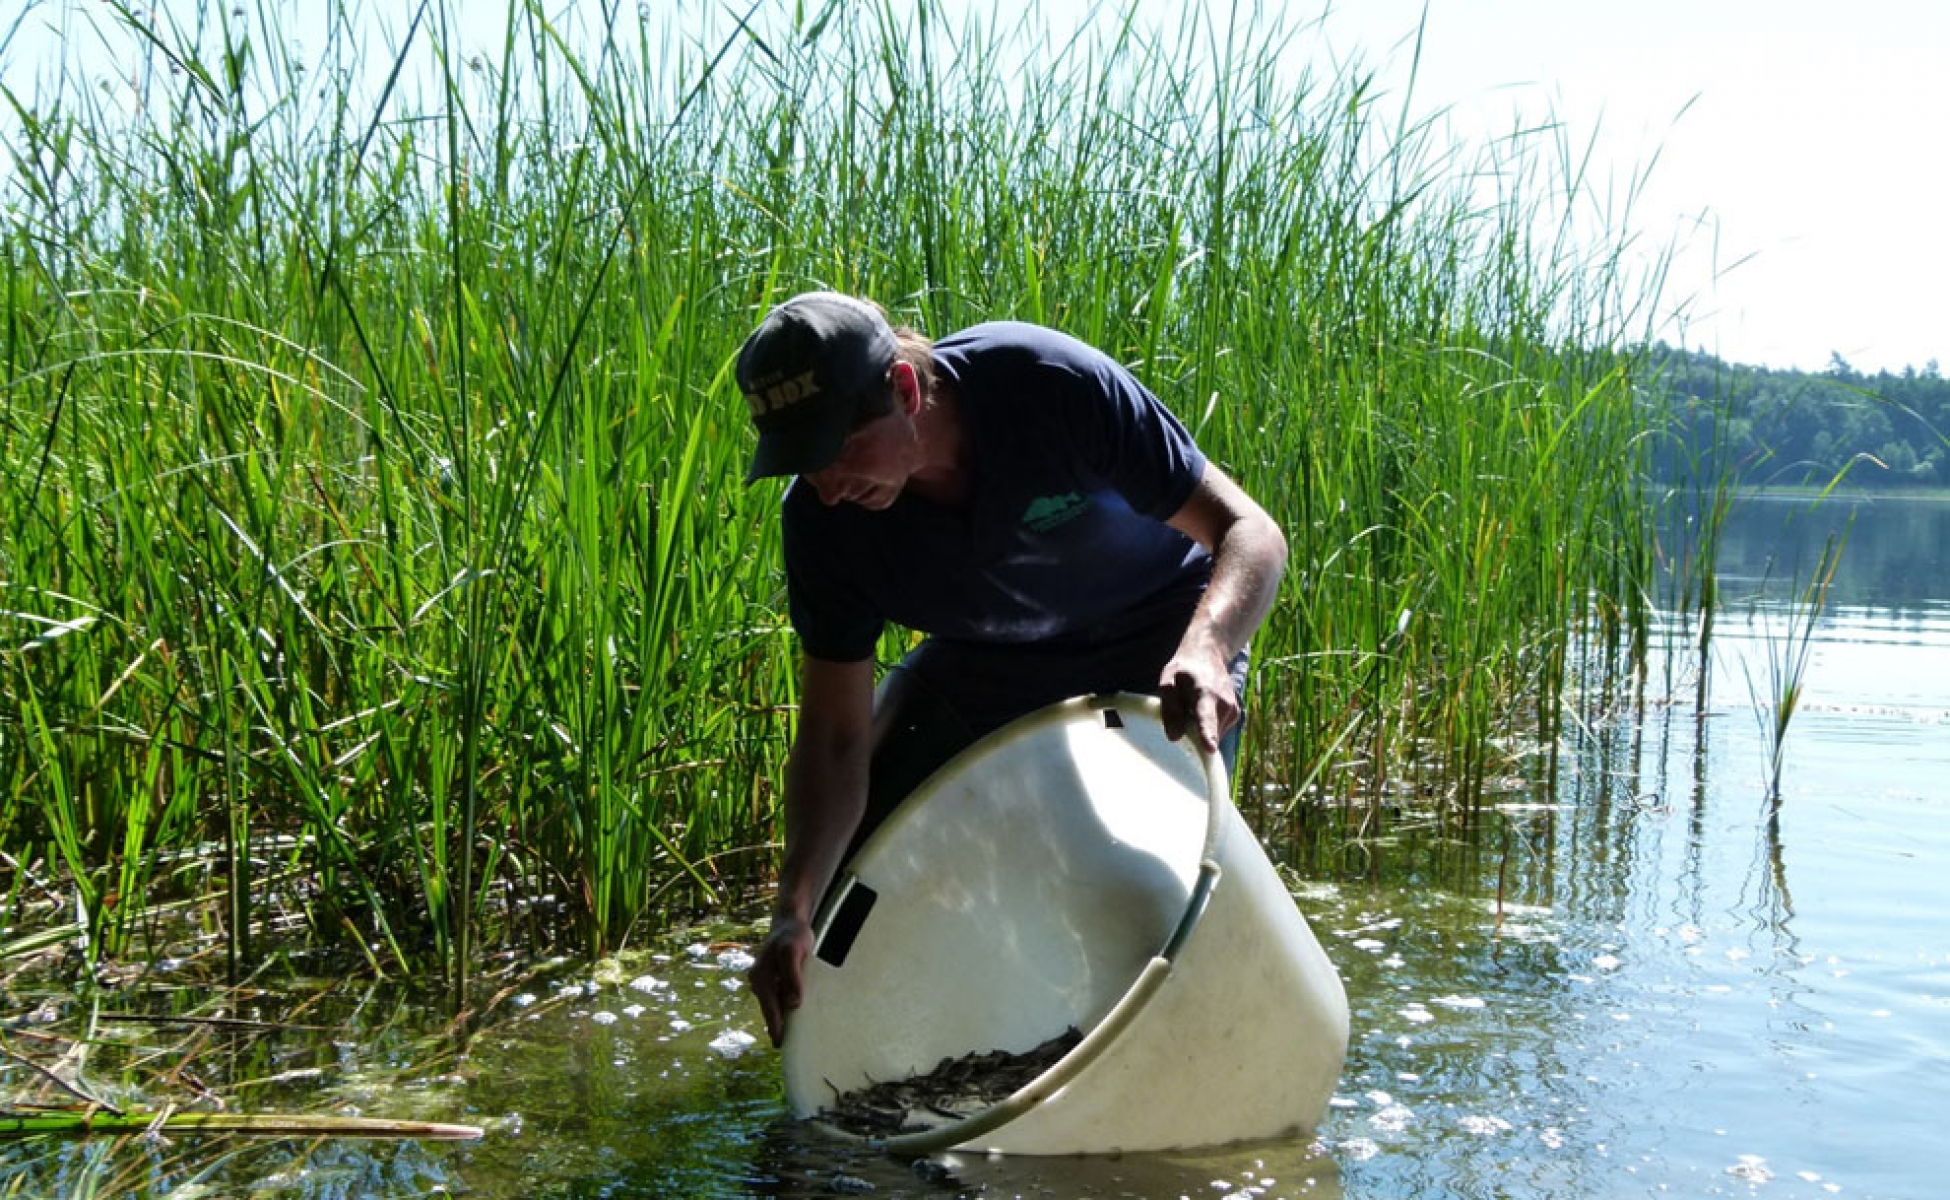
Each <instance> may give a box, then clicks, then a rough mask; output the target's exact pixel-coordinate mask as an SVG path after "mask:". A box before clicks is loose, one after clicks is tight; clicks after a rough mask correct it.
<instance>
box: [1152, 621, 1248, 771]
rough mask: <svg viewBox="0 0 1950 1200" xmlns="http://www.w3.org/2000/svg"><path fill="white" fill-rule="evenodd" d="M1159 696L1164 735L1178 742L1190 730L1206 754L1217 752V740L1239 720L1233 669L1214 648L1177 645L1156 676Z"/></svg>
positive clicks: (1237, 697)
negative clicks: (1162, 710)
mask: <svg viewBox="0 0 1950 1200" xmlns="http://www.w3.org/2000/svg"><path fill="white" fill-rule="evenodd" d="M1158 698H1159V699H1160V700H1161V701H1163V703H1164V713H1163V716H1164V723H1165V736H1166V737H1168V738H1170V739H1171V740H1172V741H1177V740H1178V739H1179V738H1181V737H1184V736H1185V734H1186V733H1187V732H1190V733H1192V734H1194V735H1196V736H1197V738H1198V744H1199V745H1200V746H1203V747H1204V748H1205V751H1206V753H1208V754H1216V753H1218V750H1219V739H1220V738H1222V737H1224V736H1225V735H1226V731H1227V730H1230V729H1231V728H1232V727H1233V726H1234V725H1236V724H1238V723H1239V696H1238V693H1237V691H1236V690H1235V689H1234V688H1233V686H1232V672H1231V671H1229V670H1227V669H1226V662H1225V659H1224V658H1222V657H1221V656H1220V655H1219V653H1218V651H1217V650H1215V649H1209V648H1205V647H1198V646H1180V647H1179V648H1178V653H1177V654H1175V655H1173V656H1172V659H1171V661H1170V662H1168V663H1166V664H1165V669H1164V671H1163V672H1162V673H1161V674H1160V675H1159V676H1158Z"/></svg>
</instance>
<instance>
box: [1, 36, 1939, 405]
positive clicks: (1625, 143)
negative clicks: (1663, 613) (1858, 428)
mask: <svg viewBox="0 0 1950 1200" xmlns="http://www.w3.org/2000/svg"><path fill="white" fill-rule="evenodd" d="M144 2H145V3H146V2H149V0H144ZM159 2H161V3H163V4H165V6H168V7H176V8H192V7H194V4H195V0H159ZM293 2H295V3H297V4H298V5H299V6H300V7H302V8H304V9H306V10H315V9H317V8H318V7H319V2H320V0H293ZM457 2H458V3H459V4H460V5H461V7H462V8H463V9H477V10H479V11H478V13H477V14H476V15H478V16H480V17H481V18H482V19H483V21H485V22H486V23H489V24H493V25H494V26H495V27H496V28H498V27H499V18H500V14H501V13H503V12H505V8H506V0H457ZM594 2H595V0H547V3H548V7H549V8H550V9H551V10H553V9H556V8H560V7H563V6H565V5H570V4H581V5H589V4H593V3H594ZM794 2H795V0H758V3H760V4H761V5H771V6H772V7H775V8H780V9H784V8H785V7H786V6H789V5H791V4H792V3H794ZM847 2H852V3H860V2H864V0H847ZM894 2H895V3H896V4H899V3H902V2H903V0H894ZM942 2H943V3H944V4H946V5H947V6H948V7H949V8H950V9H951V10H969V9H976V10H984V11H986V10H990V9H993V8H994V7H995V6H996V5H998V4H999V5H1001V7H1002V9H1003V10H1004V11H1013V10H1015V9H1016V8H1018V7H1019V5H1020V4H1021V3H1022V2H1023V0H942ZM1206 2H1207V3H1211V4H1214V5H1223V4H1224V3H1226V0H1206ZM1240 2H1241V3H1242V4H1244V5H1245V6H1247V7H1250V6H1251V5H1252V4H1253V3H1254V0H1240ZM1259 2H1260V3H1266V4H1278V3H1279V0H1259ZM18 3H19V0H14V3H13V4H7V3H0V14H4V13H5V12H6V10H9V9H14V7H15V4H18ZM28 3H29V5H30V7H29V8H28V9H27V12H28V21H27V22H26V23H25V25H24V26H23V28H22V30H21V33H20V34H19V35H17V36H16V38H15V41H14V44H13V45H12V46H11V47H10V48H9V49H8V51H7V53H6V55H5V57H4V58H0V69H4V70H5V71H6V75H5V77H4V79H0V82H4V83H6V84H7V86H9V87H11V88H14V89H15V90H16V91H28V92H31V87H24V86H23V85H24V83H25V82H26V81H24V80H23V79H22V78H21V76H22V75H23V74H25V73H29V72H31V70H32V65H33V64H35V63H37V62H39V61H41V60H42V59H43V57H44V56H45V55H46V54H47V53H48V50H49V42H48V40H47V39H48V37H49V36H50V35H48V34H47V32H46V30H47V28H48V27H50V26H52V25H54V24H55V23H56V22H57V20H58V15H59V14H60V13H61V12H62V11H64V10H66V11H67V12H68V13H70V14H72V13H74V12H78V11H81V9H84V8H91V9H94V10H95V11H97V12H99V11H100V10H101V7H102V6H101V4H100V0H28ZM251 3H252V6H253V7H255V6H256V4H257V3H258V0H251ZM643 3H644V5H645V6H646V10H648V9H658V10H661V9H665V8H667V7H671V6H675V9H676V10H678V11H684V10H690V11H702V10H704V9H722V10H724V11H727V12H728V11H730V10H732V9H733V8H734V7H735V8H736V9H738V10H740V11H742V10H743V9H744V8H746V7H748V6H749V3H750V0H737V2H736V3H735V4H734V3H733V0H643ZM1037 3H1038V7H1039V9H1040V14H1041V18H1042V19H1043V20H1045V21H1046V22H1047V23H1048V25H1049V26H1050V28H1051V31H1052V34H1053V35H1055V36H1056V37H1057V38H1061V37H1062V36H1063V35H1064V34H1066V33H1067V32H1068V31H1069V30H1071V29H1074V28H1075V27H1076V26H1077V25H1078V23H1079V22H1083V21H1086V20H1096V21H1102V20H1103V19H1104V13H1105V9H1106V7H1109V8H1113V9H1119V10H1121V8H1122V6H1123V4H1126V3H1129V4H1135V6H1136V7H1137V9H1138V12H1139V19H1140V20H1149V21H1155V22H1158V23H1160V24H1162V25H1164V26H1166V27H1168V28H1176V27H1177V24H1178V22H1179V21H1180V20H1181V19H1182V13H1181V9H1182V6H1183V3H1184V0H1037ZM373 4H377V5H378V7H379V9H380V10H385V11H396V10H400V9H404V8H405V7H406V6H405V4H404V2H403V0H370V3H367V4H364V5H362V6H361V7H365V8H370V7H372V5H373ZM274 6H275V4H274ZM1284 8H1285V12H1286V20H1287V22H1288V23H1289V25H1302V26H1306V27H1307V32H1306V33H1305V34H1304V35H1303V36H1301V37H1300V38H1298V39H1296V40H1295V42H1294V43H1293V46H1292V50H1291V53H1293V54H1295V55H1296V56H1299V57H1300V59H1301V60H1302V61H1301V62H1298V63H1296V68H1298V67H1300V66H1303V65H1305V64H1306V62H1307V61H1311V62H1312V64H1313V65H1314V66H1315V67H1316V68H1318V69H1319V70H1321V71H1323V72H1326V73H1337V71H1336V65H1337V64H1341V63H1345V62H1348V61H1350V60H1357V61H1359V62H1360V63H1361V64H1362V65H1363V67H1364V68H1365V69H1367V70H1371V71H1373V72H1375V74H1376V77H1377V81H1378V84H1379V86H1380V87H1382V88H1383V89H1386V90H1387V92H1388V93H1389V95H1390V96H1391V97H1398V98H1405V101H1406V102H1407V103H1408V104H1409V106H1410V109H1411V111H1413V112H1414V113H1415V114H1416V115H1417V116H1424V115H1428V116H1436V117H1437V118H1438V119H1439V120H1441V121H1442V122H1444V123H1445V125H1446V130H1447V133H1448V134H1449V136H1452V137H1454V138H1456V139H1458V140H1460V141H1463V142H1465V143H1468V142H1474V141H1481V140H1484V139H1487V138H1491V137H1494V136H1496V135H1498V134H1502V133H1505V132H1507V131H1509V130H1510V129H1511V128H1513V127H1514V125H1515V123H1516V121H1517V119H1518V117H1519V115H1522V116H1524V117H1528V118H1530V119H1533V120H1541V119H1544V118H1551V119H1555V120H1557V121H1559V122H1562V123H1563V125H1564V126H1565V129H1566V133H1567V135H1568V136H1569V137H1571V138H1572V139H1573V140H1574V141H1576V142H1577V143H1578V144H1580V145H1582V144H1584V143H1585V142H1587V141H1588V142H1589V143H1590V145H1591V147H1592V149H1593V151H1594V156H1593V160H1592V171H1593V172H1594V180H1595V181H1596V185H1597V186H1598V187H1599V188H1601V189H1604V190H1606V191H1609V192H1611V193H1613V194H1616V195H1623V194H1624V192H1625V190H1626V189H1627V187H1628V185H1630V183H1631V181H1633V180H1635V179H1638V180H1641V181H1642V182H1640V183H1639V185H1638V188H1637V191H1636V193H1635V199H1634V202H1633V207H1632V210H1631V214H1632V225H1633V227H1634V228H1635V229H1636V230H1638V231H1639V233H1640V237H1639V239H1638V242H1637V243H1636V244H1638V245H1641V246H1643V247H1645V249H1646V252H1647V253H1648V254H1651V253H1653V252H1655V251H1656V252H1658V253H1660V254H1662V255H1663V254H1667V253H1669V254H1670V256H1671V266H1670V273H1669V275H1668V281H1667V284H1666V288H1665V292H1664V299H1665V301H1666V305H1667V307H1668V308H1670V309H1673V310H1676V311H1678V312H1679V313H1681V314H1682V318H1683V319H1675V320H1674V321H1672V322H1670V323H1668V325H1667V326H1666V327H1665V328H1663V329H1662V330H1661V331H1660V333H1661V336H1662V337H1664V338H1665V340H1667V341H1669V342H1673V343H1676V344H1677V343H1683V344H1685V345H1687V346H1689V347H1692V348H1695V349H1700V350H1705V351H1708V352H1710V353H1714V354H1717V355H1719V356H1720V357H1722V358H1725V359H1728V360H1731V361H1735V362H1743V363H1752V364H1764V365H1767V366H1774V367H1792V368H1800V369H1805V370H1821V369H1824V368H1826V367H1827V366H1828V365H1829V364H1830V362H1831V359H1832V356H1834V355H1837V354H1839V355H1840V356H1841V357H1842V358H1844V359H1846V360H1847V361H1848V362H1849V364H1850V365H1852V366H1853V367H1855V368H1856V369H1858V370H1863V371H1877V370H1892V371H1900V370H1901V369H1903V368H1904V367H1908V366H1913V367H1917V368H1921V367H1923V366H1924V365H1925V364H1927V363H1929V362H1931V361H1936V362H1938V363H1940V364H1950V237H1946V236H1945V235H1944V233H1943V232H1942V231H1941V230H1940V229H1939V219H1938V217H1937V213H1938V212H1939V211H1940V210H1944V209H1946V208H1950V69H1946V67H1945V65H1944V64H1945V63H1950V2H1946V0H1819V2H1817V0H1339V2H1337V3H1328V0H1288V2H1287V3H1286V4H1285V6H1284ZM15 11H18V10H15ZM720 15H722V14H720ZM11 23H12V17H11V16H8V15H0V35H4V34H5V31H6V28H7V27H8V26H9V25H10V24H11ZM1418 26H1422V27H1423V28H1422V41H1421V51H1420V57H1419V60H1417V59H1416V57H1415V50H1414V43H1415V36H1416V32H1417V28H1418ZM1051 44H1055V42H1054V41H1052V43H1051ZM1411 65H1414V66H1415V67H1416V71H1415V79H1414V88H1413V92H1412V94H1411V93H1410V91H1409V89H1408V82H1409V69H1410V67H1411ZM3 174H4V167H0V175H3Z"/></svg>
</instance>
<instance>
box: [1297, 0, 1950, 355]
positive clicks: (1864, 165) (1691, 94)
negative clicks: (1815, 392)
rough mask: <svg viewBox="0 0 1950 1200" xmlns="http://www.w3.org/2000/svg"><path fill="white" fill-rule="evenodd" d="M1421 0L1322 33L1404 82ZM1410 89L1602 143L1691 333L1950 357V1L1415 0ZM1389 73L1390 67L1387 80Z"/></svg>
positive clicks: (1488, 119) (1461, 127)
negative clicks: (1638, 180) (1539, 117)
mask: <svg viewBox="0 0 1950 1200" xmlns="http://www.w3.org/2000/svg"><path fill="white" fill-rule="evenodd" d="M1423 12H1424V6H1423V4H1422V2H1421V0H1348V2H1346V3H1343V4H1341V5H1338V6H1337V7H1335V8H1334V9H1332V10H1329V11H1328V12H1327V15H1326V16H1325V18H1324V19H1323V21H1322V24H1321V32H1322V37H1323V40H1324V41H1325V42H1326V43H1328V46H1327V47H1323V49H1331V50H1333V51H1336V52H1340V53H1348V52H1354V53H1358V54H1359V55H1360V57H1361V58H1362V59H1363V60H1364V61H1366V62H1368V63H1369V65H1370V66H1373V67H1375V68H1377V69H1380V68H1382V67H1383V66H1384V65H1385V64H1392V65H1393V67H1394V71H1393V75H1394V77H1395V78H1397V79H1402V80H1405V78H1406V71H1405V68H1406V66H1407V65H1408V63H1409V61H1410V52H1409V47H1406V46H1399V43H1400V41H1401V39H1402V38H1403V37H1405V36H1406V37H1409V38H1410V39H1411V43H1412V36H1413V31H1414V30H1415V27H1416V25H1417V24H1418V22H1420V20H1421V19H1422V14H1423ZM1426 12H1427V28H1426V30H1425V32H1424V35H1423V48H1422V54H1421V62H1420V68H1419V73H1418V78H1417V81H1416V91H1417V93H1418V94H1419V95H1420V96H1421V97H1422V98H1423V101H1424V102H1425V103H1427V104H1428V106H1429V107H1430V109H1431V110H1434V109H1437V108H1442V109H1446V110H1449V111H1451V112H1452V113H1453V114H1454V120H1455V124H1456V127H1457V129H1458V131H1459V132H1460V133H1462V134H1464V135H1466V136H1476V137H1480V136H1482V135H1483V134H1485V133H1486V132H1494V131H1496V130H1499V129H1508V128H1510V127H1511V113H1512V111H1513V108H1514V109H1520V110H1522V111H1525V112H1530V113H1538V114H1542V113H1545V112H1549V113H1552V114H1555V115H1556V116H1557V117H1558V118H1559V119H1561V120H1563V121H1565V122H1566V123H1567V124H1568V125H1569V126H1570V127H1571V128H1573V129H1575V130H1583V131H1590V132H1592V133H1593V135H1594V136H1596V138H1597V139H1598V146H1599V148H1600V150H1601V154H1600V156H1599V160H1598V161H1599V162H1601V163H1608V164H1610V169H1611V170H1612V171H1613V172H1614V173H1616V175H1617V177H1618V178H1619V180H1620V181H1621V182H1622V181H1624V180H1626V179H1629V178H1630V176H1631V173H1632V172H1633V170H1634V169H1635V168H1641V167H1645V166H1646V165H1647V164H1650V166H1649V174H1648V175H1647V177H1646V178H1647V182H1646V185H1645V188H1644V190H1643V192H1642V193H1641V195H1640V198H1639V201H1638V203H1637V209H1638V222H1637V223H1638V224H1639V226H1640V227H1641V228H1643V229H1644V230H1645V231H1646V233H1647V234H1648V235H1649V236H1651V237H1653V238H1656V239H1658V240H1659V243H1660V244H1675V245H1677V246H1678V250H1677V251H1676V258H1675V261H1674V265H1673V273H1672V276H1671V279H1672V282H1671V283H1670V284H1669V286H1668V292H1669V293H1670V294H1671V295H1672V298H1674V299H1678V298H1681V297H1685V298H1687V299H1688V301H1689V303H1688V310H1689V314H1690V315H1689V318H1688V320H1687V322H1686V326H1685V329H1684V331H1683V332H1684V335H1685V340H1686V342H1687V343H1688V344H1689V345H1692V346H1694V347H1696V348H1699V349H1702V350H1706V351H1709V352H1712V353H1717V354H1719V355H1720V356H1721V357H1722V358H1726V359H1729V360H1731V361H1735V362H1747V363H1758V364H1766V365H1769V366H1778V367H1797V368H1802V369H1808V370H1819V369H1823V368H1825V367H1827V366H1828V365H1829V363H1830V361H1831V356H1832V355H1835V354H1839V355H1841V356H1842V357H1843V358H1844V359H1846V360H1847V361H1848V362H1849V363H1850V364H1851V365H1852V366H1854V367H1856V368H1857V369H1859V370H1869V371H1874V370H1884V369H1886V370H1892V371H1897V370H1901V369H1902V368H1903V367H1905V366H1915V367H1918V368H1921V367H1923V366H1924V365H1925V364H1926V363H1928V362H1930V361H1932V360H1935V361H1937V362H1938V363H1940V364H1943V365H1945V366H1950V236H1946V233H1945V230H1944V228H1943V218H1942V216H1941V214H1942V213H1944V212H1945V211H1950V69H1946V64H1947V63H1950V4H1945V3H1943V2H1942V0H1822V2H1813V0H1428V3H1427V7H1426ZM1386 77H1388V75H1387V73H1384V78H1386Z"/></svg>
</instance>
